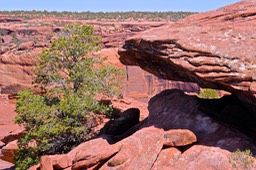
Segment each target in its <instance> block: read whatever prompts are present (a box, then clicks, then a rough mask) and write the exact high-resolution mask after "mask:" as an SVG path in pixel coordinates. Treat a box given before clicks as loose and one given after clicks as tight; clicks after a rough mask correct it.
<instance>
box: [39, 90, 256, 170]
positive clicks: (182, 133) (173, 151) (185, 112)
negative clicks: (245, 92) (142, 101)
mask: <svg viewBox="0 0 256 170" xmlns="http://www.w3.org/2000/svg"><path fill="white" fill-rule="evenodd" d="M201 104H202V101H201V100H199V99H198V98H197V97H195V96H188V95H185V94H184V93H183V92H182V91H179V90H167V91H164V92H162V93H160V94H158V95H156V96H155V97H153V98H152V99H151V100H150V102H149V113H150V114H149V116H148V118H146V119H144V120H143V121H142V122H141V123H139V124H137V125H135V126H134V128H132V129H130V130H129V131H127V132H125V133H124V134H123V136H125V138H123V139H122V138H120V136H119V139H122V140H119V141H116V139H117V138H118V136H117V137H111V136H106V135H103V136H101V137H99V138H97V139H93V140H90V141H88V142H85V143H83V144H81V145H79V146H78V147H77V148H75V149H73V150H72V151H71V152H69V153H68V154H65V155H57V156H44V157H42V159H41V165H40V166H41V168H43V169H47V170H50V169H53V168H54V167H55V168H58V169H65V168H67V169H68V168H72V169H82V168H85V169H182V170H183V169H184V170H185V169H202V170H203V169H218V170H221V169H235V167H233V165H232V163H230V161H229V160H230V159H231V158H230V156H231V153H230V152H231V151H236V150H237V149H240V150H245V149H250V150H251V151H252V153H253V154H255V153H256V145H255V144H256V143H255V141H254V140H253V139H251V138H249V137H247V136H245V135H244V134H243V133H241V132H240V131H238V130H234V129H233V128H230V127H229V126H226V125H223V124H221V123H219V122H218V121H216V120H214V119H212V118H210V117H208V116H206V115H205V114H203V113H202V112H201V111H200V106H201ZM216 114H217V113H216ZM186 129H188V130H186ZM189 130H190V131H189ZM194 142H197V143H196V144H195V145H193V144H194ZM191 145H193V146H192V147H191ZM246 159H250V160H252V161H251V162H250V165H249V166H250V167H252V168H256V161H255V158H252V157H250V158H249V157H248V158H247V157H246ZM253 162H254V163H253ZM238 164H240V163H239V162H238Z"/></svg>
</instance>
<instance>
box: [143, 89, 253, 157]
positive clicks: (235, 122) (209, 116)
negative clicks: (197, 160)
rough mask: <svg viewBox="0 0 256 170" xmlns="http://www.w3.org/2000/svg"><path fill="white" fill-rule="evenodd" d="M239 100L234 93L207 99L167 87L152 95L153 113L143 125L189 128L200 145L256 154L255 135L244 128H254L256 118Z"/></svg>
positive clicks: (150, 104) (151, 110)
mask: <svg viewBox="0 0 256 170" xmlns="http://www.w3.org/2000/svg"><path fill="white" fill-rule="evenodd" d="M238 103H239V101H238V99H236V100H235V99H234V97H233V96H231V97H224V98H222V99H218V100H203V99H199V98H198V97H197V96H189V95H186V94H184V93H183V92H182V91H180V90H177V89H173V90H165V91H163V92H161V93H159V94H158V95H156V96H154V97H153V98H151V99H150V101H149V106H148V109H149V113H150V114H149V116H148V118H147V119H145V121H144V122H143V123H142V125H141V126H140V127H139V128H140V129H142V128H145V127H150V126H155V127H157V128H161V129H164V130H165V131H167V130H170V129H188V130H191V131H192V132H194V133H195V135H196V136H197V139H198V144H200V145H205V146H214V147H220V148H222V149H225V150H228V151H231V152H234V151H236V150H237V149H239V150H242V151H244V150H247V149H249V150H251V152H252V153H253V154H254V155H256V142H255V139H253V138H252V137H249V136H247V135H245V133H243V132H242V131H241V129H243V131H248V130H253V127H254V126H255V124H253V122H256V119H255V118H254V117H253V116H252V115H251V114H250V113H249V112H247V110H246V109H245V108H244V107H243V106H242V105H240V104H241V103H239V104H238ZM245 115H246V116H245ZM247 122H248V123H247ZM238 127H239V129H238ZM254 134H255V133H254Z"/></svg>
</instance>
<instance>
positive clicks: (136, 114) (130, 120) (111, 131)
mask: <svg viewBox="0 0 256 170" xmlns="http://www.w3.org/2000/svg"><path fill="white" fill-rule="evenodd" d="M139 119H140V110H139V109H137V108H130V109H127V110H125V111H124V112H123V113H122V114H121V117H119V118H117V119H114V120H110V121H109V122H107V123H106V124H105V126H104V127H103V128H102V129H101V130H100V133H99V134H100V135H102V134H106V135H112V136H118V135H122V134H123V133H125V132H126V131H128V130H129V129H130V128H132V127H133V126H135V125H136V124H138V123H139V121H140V120H139Z"/></svg>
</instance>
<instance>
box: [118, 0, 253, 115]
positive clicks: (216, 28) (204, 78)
mask: <svg viewBox="0 0 256 170" xmlns="http://www.w3.org/2000/svg"><path fill="white" fill-rule="evenodd" d="M255 28H256V1H249V0H248V1H242V2H239V3H236V4H233V5H230V6H227V7H223V8H220V9H218V10H215V11H211V12H206V13H200V14H196V15H192V16H189V17H187V18H186V19H184V20H181V21H179V22H177V23H171V24H168V25H165V26H162V27H159V28H155V29H151V30H148V31H145V32H142V33H139V34H137V35H136V36H134V37H132V38H130V39H128V40H127V41H126V43H125V45H124V46H123V49H120V51H119V54H120V56H121V57H120V60H121V62H122V63H123V64H125V65H136V66H140V67H141V68H143V69H144V70H146V71H149V72H151V73H153V74H155V75H156V76H157V77H160V78H164V79H169V80H177V81H183V82H194V83H198V84H199V85H200V86H201V87H208V88H217V89H223V90H226V91H229V92H231V93H235V94H236V95H238V96H239V98H240V99H242V100H243V101H245V102H247V103H253V105H254V108H253V107H252V106H249V107H250V108H251V109H252V110H254V112H256V107H255V103H256V102H255V97H253V95H255V94H256V86H255V85H256V72H255V70H256V69H255V68H256V60H255V55H256V50H255V49H256V38H255V31H256V29H255ZM255 115H256V114H255Z"/></svg>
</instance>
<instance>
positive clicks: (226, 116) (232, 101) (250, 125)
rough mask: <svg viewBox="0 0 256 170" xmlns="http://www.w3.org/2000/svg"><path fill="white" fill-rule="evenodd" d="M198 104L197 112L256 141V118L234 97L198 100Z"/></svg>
mask: <svg viewBox="0 0 256 170" xmlns="http://www.w3.org/2000/svg"><path fill="white" fill-rule="evenodd" d="M199 103H200V105H199V110H200V111H202V112H203V113H204V114H206V115H208V116H210V117H212V118H214V119H216V120H218V121H220V122H223V123H225V124H227V125H231V126H233V127H234V128H236V129H239V130H240V131H242V132H244V133H245V134H247V135H248V136H250V137H252V138H254V139H256V123H255V122H256V117H255V116H254V114H253V113H251V111H250V110H248V109H247V108H246V107H245V106H244V105H243V103H242V102H241V101H240V100H239V99H238V98H237V97H236V96H235V95H229V96H224V97H222V98H221V99H199Z"/></svg>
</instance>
